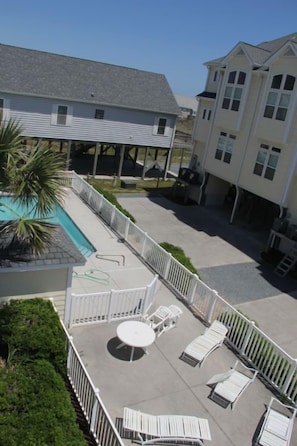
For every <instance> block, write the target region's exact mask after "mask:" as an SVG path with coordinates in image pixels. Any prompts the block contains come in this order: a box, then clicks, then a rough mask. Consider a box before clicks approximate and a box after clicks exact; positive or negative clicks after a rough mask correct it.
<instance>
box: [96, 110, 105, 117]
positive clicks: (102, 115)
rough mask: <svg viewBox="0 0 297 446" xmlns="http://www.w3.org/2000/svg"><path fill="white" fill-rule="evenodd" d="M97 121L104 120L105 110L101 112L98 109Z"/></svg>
mask: <svg viewBox="0 0 297 446" xmlns="http://www.w3.org/2000/svg"><path fill="white" fill-rule="evenodd" d="M95 119H104V110H99V109H98V108H97V109H96V111H95Z"/></svg>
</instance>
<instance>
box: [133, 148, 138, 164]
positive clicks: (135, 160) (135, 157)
mask: <svg viewBox="0 0 297 446" xmlns="http://www.w3.org/2000/svg"><path fill="white" fill-rule="evenodd" d="M138 151H139V148H138V147H135V155H134V164H133V166H134V169H135V167H136V165H137V158H138Z"/></svg>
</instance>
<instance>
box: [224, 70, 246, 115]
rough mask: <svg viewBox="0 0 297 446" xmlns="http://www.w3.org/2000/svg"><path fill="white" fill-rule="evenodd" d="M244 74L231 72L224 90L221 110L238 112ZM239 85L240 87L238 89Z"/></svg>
mask: <svg viewBox="0 0 297 446" xmlns="http://www.w3.org/2000/svg"><path fill="white" fill-rule="evenodd" d="M245 78H246V74H245V73H244V72H243V71H231V72H230V73H229V76H228V82H227V85H226V88H225V93H224V99H223V104H222V108H225V109H226V110H233V111H238V110H239V105H240V100H241V95H242V91H243V88H242V87H241V85H244V83H245ZM239 85H240V87H239Z"/></svg>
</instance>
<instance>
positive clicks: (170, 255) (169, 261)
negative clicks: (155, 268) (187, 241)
mask: <svg viewBox="0 0 297 446" xmlns="http://www.w3.org/2000/svg"><path fill="white" fill-rule="evenodd" d="M171 261H172V254H171V252H168V253H167V262H166V265H165V271H164V279H165V280H167V277H168V275H169V271H170V265H171Z"/></svg>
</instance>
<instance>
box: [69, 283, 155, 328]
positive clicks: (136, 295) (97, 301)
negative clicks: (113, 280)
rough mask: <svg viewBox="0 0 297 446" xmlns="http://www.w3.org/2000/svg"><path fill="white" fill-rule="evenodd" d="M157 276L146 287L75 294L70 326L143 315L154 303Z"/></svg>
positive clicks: (72, 296) (73, 295) (72, 297)
mask: <svg viewBox="0 0 297 446" xmlns="http://www.w3.org/2000/svg"><path fill="white" fill-rule="evenodd" d="M157 280H158V276H155V278H154V279H153V281H152V283H151V284H150V285H148V286H146V287H142V288H134V289H127V290H111V291H105V292H102V293H91V294H72V295H71V308H70V320H69V322H68V324H69V327H73V326H75V325H76V326H77V325H85V324H94V323H106V322H112V321H115V320H121V319H129V318H135V317H137V316H143V315H144V314H145V313H146V312H147V311H148V309H149V307H150V306H151V304H152V303H153V300H154V296H155V292H156V285H157Z"/></svg>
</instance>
